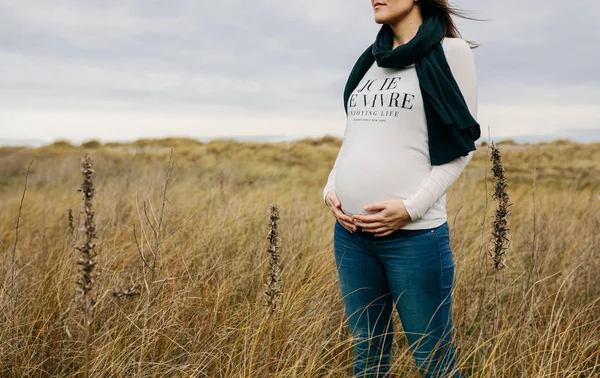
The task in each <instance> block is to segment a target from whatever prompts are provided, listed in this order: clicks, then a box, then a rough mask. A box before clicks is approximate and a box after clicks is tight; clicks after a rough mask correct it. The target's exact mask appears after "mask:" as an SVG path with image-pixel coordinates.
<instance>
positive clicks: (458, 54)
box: [323, 0, 480, 377]
mask: <svg viewBox="0 0 600 378" xmlns="http://www.w3.org/2000/svg"><path fill="white" fill-rule="evenodd" d="M371 4H372V6H373V9H374V14H375V21H376V22H377V23H378V24H382V26H381V28H380V29H379V31H378V33H377V36H376V38H375V41H374V42H373V44H372V45H370V46H369V47H368V48H367V50H366V51H365V52H364V53H362V54H361V56H360V57H359V58H358V60H357V61H356V63H355V65H354V67H353V69H352V71H351V73H350V76H349V78H348V81H347V83H346V87H345V91H344V106H345V108H346V113H347V123H346V129H345V133H344V140H343V143H342V146H341V148H340V151H339V153H338V156H337V159H336V161H335V163H334V166H333V168H332V170H331V173H330V174H329V178H328V181H327V184H326V186H325V188H324V190H323V199H324V201H325V203H326V205H327V206H328V207H329V208H330V210H331V211H332V213H333V215H334V216H335V218H336V222H335V228H334V240H333V245H334V254H335V261H336V266H337V271H338V274H339V280H340V286H341V293H342V297H343V302H344V311H345V315H346V318H347V321H348V325H349V327H350V330H351V332H352V335H353V343H354V375H355V376H356V377H389V374H390V373H389V367H390V349H391V346H392V336H393V328H392V313H393V309H394V308H396V309H397V311H398V314H399V316H400V320H401V322H402V327H403V329H404V331H405V334H406V337H407V339H408V342H409V347H410V350H411V352H412V355H413V357H414V361H415V362H416V365H417V367H418V369H419V370H420V372H421V374H422V375H423V376H424V377H461V375H460V372H459V371H458V369H457V366H456V358H455V354H454V346H453V343H452V312H451V301H452V296H451V290H452V287H453V280H454V266H455V264H454V261H453V256H452V254H453V252H452V250H451V249H450V239H449V229H448V223H447V216H446V191H447V190H448V189H449V188H450V186H451V185H452V184H453V183H454V182H455V181H456V179H457V178H458V177H459V176H460V174H461V172H462V171H463V169H464V168H465V166H466V165H467V164H468V162H469V161H470V159H471V156H472V154H473V151H474V150H475V141H476V140H477V139H479V137H480V127H479V124H478V122H477V121H476V119H475V118H476V117H477V79H476V73H475V64H474V58H473V53H472V51H471V46H470V45H469V43H467V42H466V41H465V40H463V39H461V38H460V37H459V36H460V34H459V33H458V31H457V29H456V27H455V25H454V23H453V20H452V18H451V15H458V16H461V14H460V13H459V11H457V10H456V9H455V8H452V7H451V6H449V5H448V3H447V1H446V0H381V1H379V0H371ZM466 200H468V199H466Z"/></svg>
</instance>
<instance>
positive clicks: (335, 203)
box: [325, 190, 356, 232]
mask: <svg viewBox="0 0 600 378" xmlns="http://www.w3.org/2000/svg"><path fill="white" fill-rule="evenodd" d="M325 202H326V203H327V207H329V210H331V212H332V213H333V215H334V216H335V218H336V219H337V220H338V222H340V224H341V225H342V226H343V227H344V228H345V229H346V230H348V231H350V232H354V231H356V226H355V225H354V224H353V223H352V218H351V217H349V216H348V215H346V214H344V213H343V212H342V203H341V202H340V199H339V198H338V196H337V193H336V192H335V190H330V191H329V192H328V193H327V197H325Z"/></svg>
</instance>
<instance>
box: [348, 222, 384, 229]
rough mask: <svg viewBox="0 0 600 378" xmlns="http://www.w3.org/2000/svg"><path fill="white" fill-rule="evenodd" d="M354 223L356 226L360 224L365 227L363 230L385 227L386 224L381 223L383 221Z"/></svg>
mask: <svg viewBox="0 0 600 378" xmlns="http://www.w3.org/2000/svg"><path fill="white" fill-rule="evenodd" d="M354 224H355V225H356V226H360V227H362V228H363V230H375V229H378V228H381V227H385V224H383V223H381V222H368V223H363V222H354Z"/></svg>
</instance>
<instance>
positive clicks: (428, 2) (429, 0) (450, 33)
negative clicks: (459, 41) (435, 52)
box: [417, 0, 482, 48]
mask: <svg viewBox="0 0 600 378" xmlns="http://www.w3.org/2000/svg"><path fill="white" fill-rule="evenodd" d="M417 4H419V7H420V9H421V15H422V16H423V18H427V17H430V16H433V15H437V16H438V17H439V18H440V20H441V21H442V24H444V30H445V36H446V37H449V38H462V36H461V35H460V32H459V31H458V28H457V27H456V24H455V23H454V20H453V19H452V16H458V17H461V18H465V19H468V20H474V21H482V20H480V19H477V18H474V17H470V16H467V14H466V13H465V11H463V10H461V9H460V8H457V7H455V6H454V5H450V4H449V3H448V0H418V2H417ZM467 43H468V44H469V45H471V48H475V47H477V46H479V45H478V44H477V43H475V42H473V41H469V40H467Z"/></svg>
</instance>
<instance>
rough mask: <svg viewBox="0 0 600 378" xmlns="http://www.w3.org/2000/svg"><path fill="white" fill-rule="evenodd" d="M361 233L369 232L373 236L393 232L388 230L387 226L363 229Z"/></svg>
mask: <svg viewBox="0 0 600 378" xmlns="http://www.w3.org/2000/svg"><path fill="white" fill-rule="evenodd" d="M363 231H366V232H370V233H373V234H379V233H384V232H387V231H393V230H392V229H390V228H389V227H388V226H383V227H377V228H363Z"/></svg>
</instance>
